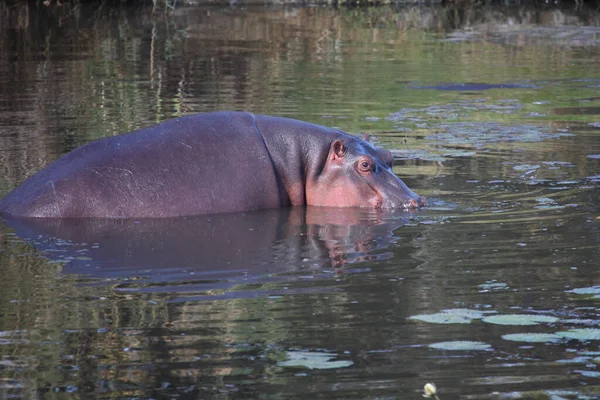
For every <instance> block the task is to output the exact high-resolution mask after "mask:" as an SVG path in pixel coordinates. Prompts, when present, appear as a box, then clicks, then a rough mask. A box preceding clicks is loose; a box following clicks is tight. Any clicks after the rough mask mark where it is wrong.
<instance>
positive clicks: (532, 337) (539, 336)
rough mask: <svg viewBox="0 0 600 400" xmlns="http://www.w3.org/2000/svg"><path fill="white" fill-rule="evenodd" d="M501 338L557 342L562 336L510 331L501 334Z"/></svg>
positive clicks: (526, 341)
mask: <svg viewBox="0 0 600 400" xmlns="http://www.w3.org/2000/svg"><path fill="white" fill-rule="evenodd" d="M502 339H504V340H510V341H512V342H525V343H551V342H558V341H559V340H561V339H562V337H560V336H558V335H555V334H553V333H511V334H508V335H502Z"/></svg>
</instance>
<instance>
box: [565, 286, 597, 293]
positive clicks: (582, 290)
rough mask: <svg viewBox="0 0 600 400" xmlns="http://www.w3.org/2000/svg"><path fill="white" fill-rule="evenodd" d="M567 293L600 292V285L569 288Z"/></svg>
mask: <svg viewBox="0 0 600 400" xmlns="http://www.w3.org/2000/svg"><path fill="white" fill-rule="evenodd" d="M567 293H575V294H595V295H598V294H600V286H591V287H585V288H576V289H573V290H568V291H567Z"/></svg>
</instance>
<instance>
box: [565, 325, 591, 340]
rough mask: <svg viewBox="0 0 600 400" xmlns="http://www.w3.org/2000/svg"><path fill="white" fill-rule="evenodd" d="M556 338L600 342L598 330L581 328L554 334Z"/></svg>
mask: <svg viewBox="0 0 600 400" xmlns="http://www.w3.org/2000/svg"><path fill="white" fill-rule="evenodd" d="M556 334H557V335H558V336H561V337H564V338H567V339H575V340H600V329H595V328H581V329H570V330H568V331H562V332H556Z"/></svg>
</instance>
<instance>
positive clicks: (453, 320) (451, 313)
mask: <svg viewBox="0 0 600 400" xmlns="http://www.w3.org/2000/svg"><path fill="white" fill-rule="evenodd" d="M488 312H489V311H488ZM484 315H485V313H484V312H483V311H478V310H469V309H466V308H453V309H448V310H442V312H440V313H437V314H420V315H414V316H412V317H408V319H412V320H417V321H423V322H429V323H431V324H470V323H471V322H472V321H473V320H474V319H481V318H483V316H484Z"/></svg>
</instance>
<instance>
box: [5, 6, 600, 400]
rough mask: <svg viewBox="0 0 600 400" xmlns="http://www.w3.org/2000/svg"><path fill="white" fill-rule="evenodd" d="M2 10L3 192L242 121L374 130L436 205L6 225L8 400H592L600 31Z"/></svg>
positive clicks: (457, 20)
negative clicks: (106, 150)
mask: <svg viewBox="0 0 600 400" xmlns="http://www.w3.org/2000/svg"><path fill="white" fill-rule="evenodd" d="M0 7H1V10H2V18H3V19H2V25H1V26H0V29H2V36H1V37H2V39H0V50H1V51H0V160H1V162H0V193H6V192H7V191H8V190H10V189H11V188H12V187H14V186H16V185H17V184H18V183H19V182H21V181H23V180H24V179H25V178H26V177H27V176H29V175H30V174H32V173H34V172H35V171H37V170H39V169H40V168H42V167H43V166H44V165H47V164H48V163H49V162H51V161H52V160H54V159H56V158H57V157H59V156H60V155H61V154H63V153H65V152H67V151H69V150H71V149H73V148H75V147H77V146H79V145H81V144H83V143H86V142H88V141H90V140H93V139H95V138H99V137H105V136H109V135H115V134H118V133H122V132H127V131H130V130H132V129H135V128H138V127H143V126H147V125H149V124H152V123H155V122H158V121H162V120H165V119H168V118H171V117H174V116H179V115H184V114H190V113H194V112H203V111H211V110H217V109H245V110H249V111H252V112H257V113H267V114H276V115H283V116H287V117H293V118H298V119H303V120H307V121H311V122H316V123H320V124H323V125H327V126H336V127H339V128H342V129H344V130H347V131H349V132H352V133H356V134H360V133H368V134H369V135H370V140H371V141H372V142H374V143H376V144H377V145H379V146H382V147H385V148H387V149H389V150H390V151H392V153H393V154H394V156H395V159H396V165H395V167H394V168H395V171H396V173H397V174H398V175H400V176H401V177H402V178H403V179H404V180H405V182H406V183H407V184H408V185H409V187H411V188H412V189H414V190H415V191H416V192H417V193H419V194H421V195H425V196H426V197H427V198H428V199H429V202H430V206H429V207H428V208H426V209H424V210H421V211H419V212H416V213H398V212H395V213H389V212H383V213H380V212H373V211H367V210H335V209H318V208H316V209H313V208H308V209H293V210H270V211H261V212H256V213H246V214H230V215H217V216H202V217H195V218H187V219H182V220H164V221H102V220H96V221H70V222H65V221H62V222H61V221H28V222H24V221H14V220H6V221H5V222H4V223H3V224H2V225H0V238H1V241H0V269H1V271H2V275H3V279H2V281H1V282H0V354H1V359H0V376H1V383H0V393H1V394H2V397H3V398H57V399H59V398H77V397H81V398H104V397H120V398H171V397H179V398H185V399H191V398H223V399H225V398H307V397H327V398H398V399H418V398H421V391H422V388H423V385H424V384H425V383H427V382H435V383H436V385H437V386H438V390H439V394H440V397H441V399H444V400H447V399H458V398H461V399H477V398H490V397H492V396H495V397H497V398H548V399H588V398H597V397H598V396H600V370H598V368H597V364H598V363H599V362H600V361H599V360H600V359H599V357H600V348H599V346H598V345H599V343H600V342H599V341H598V340H600V339H599V337H600V326H599V325H600V319H599V318H598V313H599V307H598V301H599V300H598V297H599V296H600V277H599V276H598V272H597V271H598V266H599V264H598V259H599V256H600V255H599V246H600V217H599V215H600V213H599V208H600V199H599V197H600V196H599V194H600V190H599V186H600V69H599V68H598V65H600V15H599V14H598V13H597V12H596V11H594V10H592V9H586V8H573V9H571V8H564V9H556V8H547V9H546V8H543V7H541V8H538V9H537V10H533V9H521V8H516V7H505V8H502V7H500V8H489V9H482V8H481V9H473V10H461V9H457V8H451V7H450V8H443V7H431V8H428V7H405V8H397V9H395V8H386V7H380V8H365V9H343V8H342V9H338V10H336V9H332V8H328V7H306V8H301V7H293V8H284V7H279V6H268V7H265V6H249V7H233V8H229V7H221V6H210V7H202V6H197V7H180V6H177V7H175V9H174V10H163V9H160V10H156V12H154V13H152V10H151V9H146V8H125V9H109V8H105V9H101V10H98V9H97V8H94V7H90V8H88V7H83V6H81V7H75V8H72V7H71V6H69V5H66V6H62V7H53V8H45V7H40V8H39V9H37V8H35V7H32V6H27V5H15V6H10V7H9V6H7V5H2V6H0ZM512 315H518V317H511V316H512ZM448 342H450V343H448Z"/></svg>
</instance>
